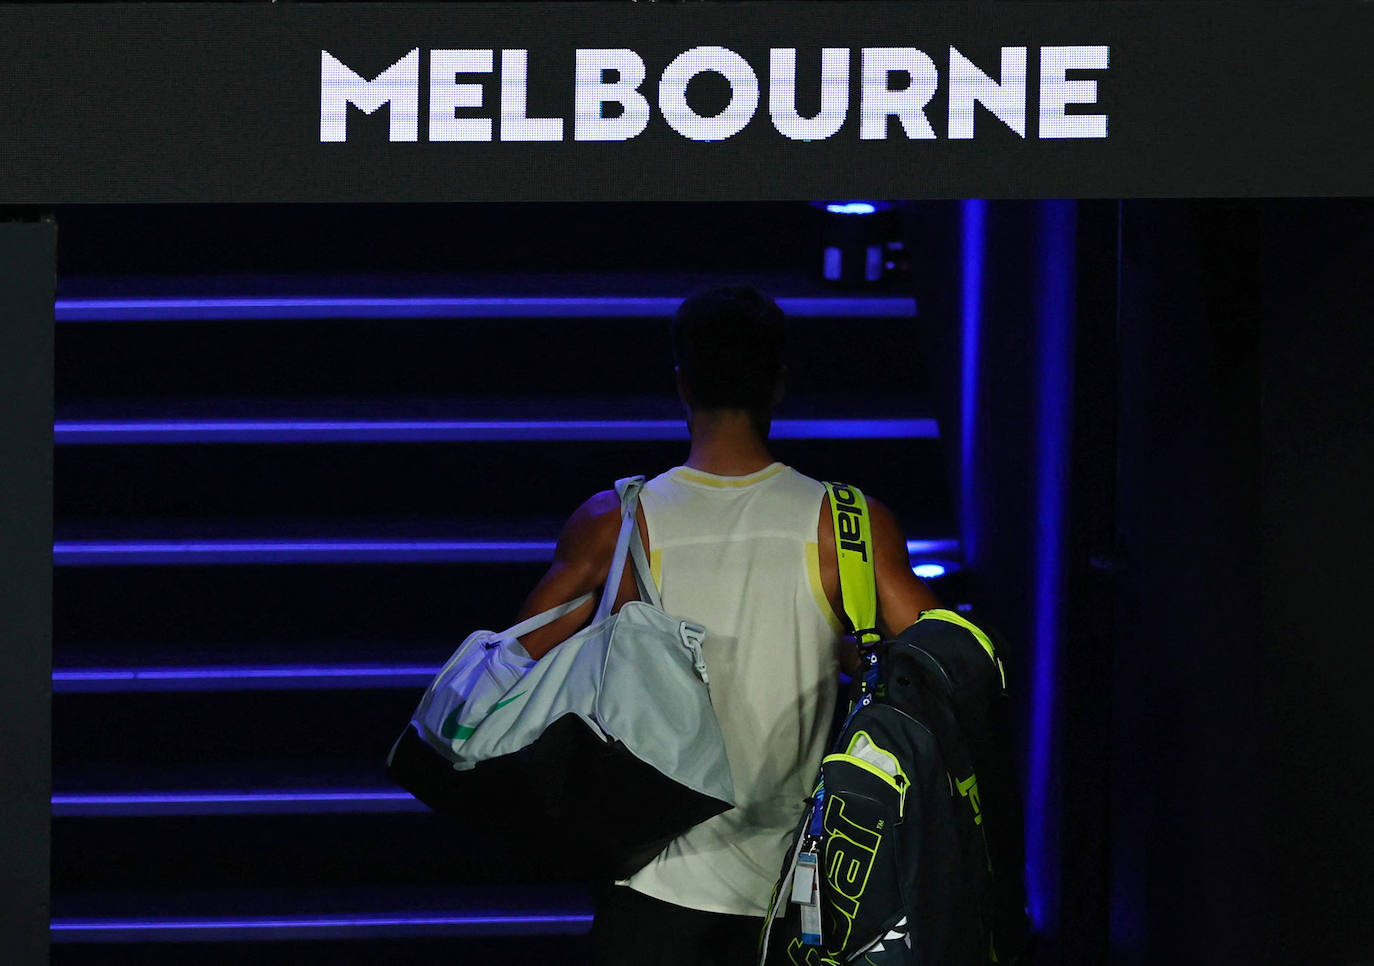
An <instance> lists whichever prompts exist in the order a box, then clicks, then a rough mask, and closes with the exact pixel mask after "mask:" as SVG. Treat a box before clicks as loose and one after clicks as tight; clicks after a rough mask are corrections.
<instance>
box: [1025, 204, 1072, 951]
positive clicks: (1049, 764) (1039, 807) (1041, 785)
mask: <svg viewBox="0 0 1374 966" xmlns="http://www.w3.org/2000/svg"><path fill="white" fill-rule="evenodd" d="M1076 215H1077V207H1076V205H1075V203H1074V202H1072V201H1048V202H1042V203H1041V204H1040V206H1039V210H1038V212H1037V226H1036V241H1037V244H1038V247H1039V255H1040V262H1039V270H1040V274H1039V291H1038V301H1039V304H1038V306H1037V308H1038V322H1039V337H1040V341H1039V346H1038V353H1039V357H1038V359H1037V375H1038V381H1037V385H1036V395H1037V412H1036V433H1037V439H1036V493H1035V507H1036V514H1035V525H1034V550H1033V553H1034V568H1033V578H1034V581H1035V586H1034V596H1033V608H1034V609H1033V614H1032V621H1033V630H1032V639H1031V674H1032V680H1031V703H1030V709H1031V721H1030V730H1031V733H1030V761H1029V781H1028V788H1027V800H1026V863H1027V879H1028V882H1027V885H1028V887H1029V899H1030V913H1031V919H1032V921H1033V922H1034V923H1035V926H1036V928H1037V929H1039V930H1040V931H1042V932H1047V933H1050V934H1055V933H1057V932H1058V931H1059V929H1060V926H1061V924H1060V922H1059V896H1060V866H1059V805H1060V788H1059V783H1058V780H1057V770H1056V768H1055V754H1054V749H1055V747H1056V734H1055V727H1056V721H1055V710H1054V704H1055V688H1056V670H1057V667H1056V666H1057V662H1058V651H1059V638H1060V634H1061V631H1062V627H1063V624H1062V620H1063V615H1062V610H1061V601H1062V600H1063V595H1064V545H1065V538H1066V534H1065V530H1066V527H1067V510H1068V494H1069V477H1068V474H1069V467H1070V446H1071V443H1072V438H1071V436H1072V399H1073V321H1074V286H1075V282H1076V275H1075V270H1074V260H1075V225H1076Z"/></svg>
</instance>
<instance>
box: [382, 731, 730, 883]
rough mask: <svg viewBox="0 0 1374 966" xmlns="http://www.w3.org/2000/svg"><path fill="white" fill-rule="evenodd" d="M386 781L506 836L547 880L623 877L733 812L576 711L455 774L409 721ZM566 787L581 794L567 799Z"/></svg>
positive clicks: (481, 830)
mask: <svg viewBox="0 0 1374 966" xmlns="http://www.w3.org/2000/svg"><path fill="white" fill-rule="evenodd" d="M387 775H388V777H390V778H391V780H392V781H394V782H395V783H396V784H398V785H400V786H401V787H402V788H404V789H405V790H406V791H408V792H410V793H411V794H412V795H414V796H415V797H416V798H417V799H419V800H420V801H422V802H424V803H425V804H426V805H428V806H429V807H430V808H432V809H434V810H435V811H436V812H440V813H442V814H444V815H447V816H449V817H451V818H454V819H457V820H458V821H460V822H462V823H463V825H464V826H465V827H466V828H468V829H469V830H471V831H473V832H476V833H478V834H482V835H487V834H492V835H498V836H500V837H501V838H502V839H504V840H505V842H506V843H507V845H508V847H509V848H510V850H511V852H512V858H513V859H516V860H527V861H529V862H531V863H534V864H533V866H532V867H533V868H535V869H537V870H538V873H539V876H540V877H541V878H543V877H572V878H580V879H589V880H593V881H604V880H607V879H623V878H625V877H626V876H628V875H630V874H631V873H634V872H637V871H638V870H639V869H641V868H643V867H644V866H645V865H646V864H648V862H649V860H650V859H652V858H653V857H654V856H655V855H657V854H658V853H659V852H661V851H662V850H663V847H664V846H666V845H667V844H668V843H669V842H671V841H672V840H673V839H674V838H676V837H677V836H678V835H680V834H682V833H683V832H685V831H686V830H687V829H689V828H691V827H692V826H693V825H696V824H698V823H699V822H703V821H705V820H706V819H708V818H710V817H711V816H713V815H718V814H720V813H721V812H724V811H726V810H727V809H729V808H730V807H731V806H730V804H729V803H728V802H723V801H721V800H720V799H717V798H712V797H710V796H709V795H703V794H701V793H700V792H696V791H693V790H691V789H689V788H686V787H684V786H682V785H680V784H678V783H677V782H675V781H673V780H672V779H670V778H668V777H666V776H665V775H664V774H663V773H662V772H660V771H658V769H656V768H654V767H653V766H651V765H648V764H645V763H644V762H642V761H640V760H639V759H638V758H636V757H635V756H634V755H632V754H630V752H629V750H628V749H626V747H625V746H624V745H623V744H621V743H620V742H618V741H614V740H611V741H603V740H602V739H601V738H600V737H599V736H598V735H596V734H595V733H594V732H593V731H592V730H591V729H590V728H589V727H588V726H587V723H586V722H585V721H583V720H582V719H581V718H579V717H578V716H577V715H574V714H569V715H564V716H563V717H562V718H559V719H558V720H556V721H554V722H552V723H550V724H549V726H548V727H547V728H545V729H544V733H543V734H542V735H540V736H539V738H538V739H536V740H535V741H534V742H533V743H531V744H530V745H528V746H526V747H524V748H522V749H520V750H519V751H517V752H513V753H512V754H509V755H502V756H501V757H499V758H492V759H489V760H487V761H484V762H479V763H478V764H477V766H476V767H474V768H472V769H471V770H469V771H455V770H454V768H453V766H452V765H451V764H450V763H449V762H448V761H447V760H445V759H444V758H443V756H441V755H440V754H439V753H438V752H437V751H435V750H434V749H433V748H431V747H430V746H429V745H428V744H427V743H426V742H425V740H424V739H423V738H421V737H420V735H419V733H418V732H417V731H416V730H415V728H414V727H413V726H410V725H408V726H407V727H406V730H405V733H404V734H403V735H402V736H401V738H400V740H399V741H398V742H397V743H396V747H395V749H394V750H393V752H392V755H391V760H390V763H389V764H388V766H387ZM567 789H576V790H577V791H576V794H563V793H560V792H561V790H567Z"/></svg>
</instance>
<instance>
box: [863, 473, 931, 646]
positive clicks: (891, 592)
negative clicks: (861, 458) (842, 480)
mask: <svg viewBox="0 0 1374 966" xmlns="http://www.w3.org/2000/svg"><path fill="white" fill-rule="evenodd" d="M868 523H869V526H871V527H872V528H873V574H874V577H875V578H876V579H877V582H878V630H880V631H882V632H883V636H884V637H892V636H894V635H896V634H900V633H901V632H902V631H904V630H906V629H907V628H908V627H910V626H911V625H912V624H914V623H916V618H918V617H920V616H921V611H923V610H930V609H931V608H932V607H939V606H941V604H940V600H939V598H938V597H936V596H935V594H934V593H933V592H932V591H931V589H930V588H929V587H927V586H926V585H925V582H924V581H923V580H921V578H919V577H917V576H916V575H915V574H914V573H912V572H911V557H910V555H909V554H908V553H907V552H906V537H905V536H904V535H903V534H902V529H901V527H900V526H898V525H897V518H896V517H894V516H893V515H892V511H891V510H889V509H888V508H887V507H886V506H885V505H883V504H882V503H879V502H878V501H877V500H875V499H873V498H872V497H869V498H868Z"/></svg>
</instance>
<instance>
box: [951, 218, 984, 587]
mask: <svg viewBox="0 0 1374 966" xmlns="http://www.w3.org/2000/svg"><path fill="white" fill-rule="evenodd" d="M987 204H988V203H987V202H986V201H981V200H969V201H963V202H960V206H959V210H960V254H961V259H960V260H961V263H962V273H961V277H960V299H959V322H960V340H959V508H958V509H959V539H960V541H961V542H962V544H963V547H964V561H965V562H966V563H968V564H970V565H975V562H976V561H977V559H978V526H977V517H976V514H975V513H974V502H973V488H974V486H975V485H976V482H975V481H976V461H975V452H974V447H975V438H976V435H977V425H978V424H977V418H978V370H979V355H978V353H979V339H980V338H981V335H982V328H983V256H984V249H985V248H986V245H987V232H986V219H987Z"/></svg>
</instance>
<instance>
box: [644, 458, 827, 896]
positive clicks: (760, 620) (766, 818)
mask: <svg viewBox="0 0 1374 966" xmlns="http://www.w3.org/2000/svg"><path fill="white" fill-rule="evenodd" d="M824 494H825V488H824V486H822V484H821V483H819V482H817V481H816V480H813V479H811V478H809V477H806V476H803V475H802V474H800V473H798V472H797V471H796V470H793V469H791V468H790V467H788V466H784V465H783V464H782V463H773V464H772V465H770V466H768V467H765V468H764V469H762V470H759V471H757V472H755V473H751V474H749V475H747V476H716V475H713V474H710V473H703V472H701V471H699V470H694V469H690V468H688V467H684V466H679V467H676V468H675V469H672V470H669V471H668V472H666V473H663V474H662V475H660V476H657V477H655V478H654V479H652V480H650V481H649V482H648V483H646V484H645V486H644V490H643V493H642V495H641V497H640V503H641V505H642V506H643V508H644V519H645V523H646V525H647V529H648V538H649V539H648V544H649V548H648V549H649V559H650V566H651V569H652V571H653V578H654V582H655V583H656V584H657V585H658V588H659V591H660V594H661V596H662V601H663V608H664V610H666V611H668V613H670V614H676V615H678V616H681V617H685V618H690V619H691V620H694V621H696V622H698V623H700V624H702V625H704V626H705V628H706V631H707V635H706V640H705V643H704V645H703V651H704V654H705V658H706V667H707V671H708V673H709V675H710V688H711V703H712V705H713V707H714V708H715V712H716V717H717V718H718V719H719V721H720V727H721V732H722V733H723V735H724V738H725V749H726V753H727V755H728V756H729V760H730V773H731V775H732V777H733V779H734V784H735V795H736V799H737V804H736V807H735V808H733V809H731V810H729V811H727V812H724V813H722V814H720V815H717V816H715V817H714V818H711V819H708V820H707V821H705V822H702V823H701V824H700V825H697V826H694V827H693V828H691V829H689V830H688V831H687V832H685V833H684V834H682V835H680V836H679V837H678V838H676V839H674V840H673V841H672V842H671V843H669V844H668V846H667V847H666V848H665V849H664V850H663V851H662V852H661V853H659V855H658V856H657V857H655V858H654V859H653V860H652V861H651V862H650V863H649V864H648V865H647V866H645V867H644V868H643V869H641V870H640V871H639V872H636V873H635V874H634V875H632V876H631V877H630V878H629V879H627V880H625V883H624V884H627V885H629V886H630V887H631V888H632V889H635V890H636V891H638V892H642V893H644V894H645V895H649V896H653V897H654V898H657V899H662V900H664V901H667V902H672V903H676V904H677V905H681V906H686V907H688V908H692V909H701V910H706V911H709V912H723V913H731V914H735V915H750V916H762V915H764V914H765V913H766V912H767V905H768V901H769V898H770V896H771V895H772V891H773V886H774V884H775V882H776V880H777V876H778V873H779V870H780V868H781V866H782V859H783V853H784V852H785V851H786V849H787V845H788V843H789V842H790V840H791V836H792V833H793V831H794V829H795V827H796V823H797V821H798V820H799V819H800V816H801V814H802V811H803V804H802V803H803V802H804V801H805V799H806V798H807V797H808V796H809V795H810V794H811V792H812V790H813V788H812V786H813V784H814V782H815V779H816V774H817V769H818V768H819V767H820V761H821V756H822V755H823V754H824V752H825V748H826V740H827V737H828V735H829V731H830V724H831V717H832V715H833V713H834V706H835V697H836V690H837V688H838V677H837V671H838V667H837V662H836V656H835V643H836V641H837V640H838V638H839V637H840V634H841V633H842V628H841V625H840V623H839V621H838V619H837V618H836V616H835V614H834V613H833V612H832V610H831V608H830V604H829V602H828V601H827V600H826V598H825V594H824V591H823V590H822V587H821V580H820V562H819V554H818V545H817V542H816V528H817V523H818V520H819V515H820V508H821V499H822V497H823V496H824Z"/></svg>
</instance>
